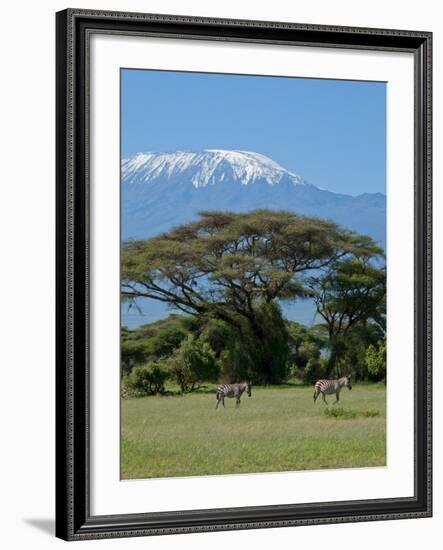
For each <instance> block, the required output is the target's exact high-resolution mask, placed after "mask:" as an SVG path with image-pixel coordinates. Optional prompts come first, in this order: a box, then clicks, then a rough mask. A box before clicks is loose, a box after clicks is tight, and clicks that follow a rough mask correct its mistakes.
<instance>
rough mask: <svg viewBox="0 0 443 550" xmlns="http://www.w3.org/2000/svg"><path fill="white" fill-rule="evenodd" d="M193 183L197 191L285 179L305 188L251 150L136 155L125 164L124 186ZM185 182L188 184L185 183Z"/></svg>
mask: <svg viewBox="0 0 443 550" xmlns="http://www.w3.org/2000/svg"><path fill="white" fill-rule="evenodd" d="M159 179H161V180H164V179H166V180H170V181H171V183H172V182H175V181H176V182H183V180H186V182H191V183H192V185H193V186H194V187H195V188H196V189H198V188H200V187H207V186H210V185H216V184H219V183H223V181H226V180H230V181H234V182H238V183H240V184H241V185H249V184H253V183H256V182H259V181H260V182H266V183H268V184H269V185H276V184H278V183H280V182H281V181H282V180H285V181H291V182H292V183H293V184H294V185H305V182H304V180H303V179H302V178H301V177H300V176H297V175H296V174H293V173H292V172H289V171H288V170H286V169H285V168H283V167H282V166H280V165H279V164H277V163H276V162H275V161H273V160H272V159H270V158H269V157H266V156H265V155H261V154H260V153H254V152H250V151H228V150H222V149H206V150H203V151H195V152H192V151H175V152H167V153H149V152H148V153H137V154H136V155H134V156H132V157H129V158H127V159H125V160H123V161H122V180H123V181H124V182H125V183H137V184H140V183H150V182H154V181H157V180H159ZM183 183H185V182H183Z"/></svg>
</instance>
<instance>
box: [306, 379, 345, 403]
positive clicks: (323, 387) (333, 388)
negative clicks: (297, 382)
mask: <svg viewBox="0 0 443 550" xmlns="http://www.w3.org/2000/svg"><path fill="white" fill-rule="evenodd" d="M345 386H347V387H348V388H349V389H350V390H352V383H351V377H350V376H343V377H342V378H339V379H338V380H318V381H317V382H316V383H315V386H314V387H315V390H314V403H315V402H316V401H317V397H318V396H319V395H320V394H321V395H322V398H323V401H324V402H325V403H326V405H327V404H328V402H327V401H326V395H331V394H333V393H335V398H336V400H335V402H334V403H338V401H339V400H340V392H341V389H342V388H344V387H345Z"/></svg>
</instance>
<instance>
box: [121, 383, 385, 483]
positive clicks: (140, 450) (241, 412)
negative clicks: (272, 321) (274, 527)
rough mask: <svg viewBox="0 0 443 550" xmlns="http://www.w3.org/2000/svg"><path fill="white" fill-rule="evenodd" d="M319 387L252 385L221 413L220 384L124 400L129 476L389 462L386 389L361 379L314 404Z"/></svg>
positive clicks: (123, 472)
mask: <svg viewBox="0 0 443 550" xmlns="http://www.w3.org/2000/svg"><path fill="white" fill-rule="evenodd" d="M312 393H313V389H312V388H311V387H303V386H297V385H284V386H278V387H276V386H273V387H266V388H265V387H263V388H261V387H259V388H256V387H254V388H253V391H252V398H248V396H247V395H244V396H243V398H242V402H241V406H240V407H239V408H238V409H236V408H235V401H234V400H233V399H229V400H228V399H227V400H226V408H225V409H223V407H222V406H221V405H220V407H219V408H218V410H215V404H216V400H215V387H213V388H208V389H207V390H206V391H205V392H200V393H191V394H187V395H183V396H181V395H166V396H152V397H144V398H139V399H122V405H121V407H122V408H121V415H122V416H121V427H122V447H121V465H122V466H121V476H122V479H139V478H152V477H177V476H180V477H181V476H193V475H194V476H195V475H216V474H236V473H248V472H270V471H274V472H275V471H289V470H306V469H309V470H311V469H312V470H313V469H323V468H346V467H365V466H383V465H385V463H386V389H385V387H384V386H383V385H382V384H357V385H355V386H354V388H353V389H352V391H348V390H347V389H345V390H343V391H342V396H341V401H340V404H338V405H332V402H333V401H334V397H333V396H329V398H328V401H329V403H330V405H329V406H326V405H325V404H324V403H322V402H321V399H320V400H318V401H317V404H316V405H314V403H313V400H312Z"/></svg>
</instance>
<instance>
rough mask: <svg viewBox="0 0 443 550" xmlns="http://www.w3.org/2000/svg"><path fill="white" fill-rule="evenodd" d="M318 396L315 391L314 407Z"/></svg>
mask: <svg viewBox="0 0 443 550" xmlns="http://www.w3.org/2000/svg"><path fill="white" fill-rule="evenodd" d="M318 394H319V392H318V391H317V390H315V392H314V405H315V403H316V401H317V397H318Z"/></svg>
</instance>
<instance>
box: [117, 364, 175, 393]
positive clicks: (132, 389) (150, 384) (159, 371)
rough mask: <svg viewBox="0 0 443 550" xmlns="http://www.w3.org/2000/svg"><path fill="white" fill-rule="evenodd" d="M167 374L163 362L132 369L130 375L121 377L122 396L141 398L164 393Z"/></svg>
mask: <svg viewBox="0 0 443 550" xmlns="http://www.w3.org/2000/svg"><path fill="white" fill-rule="evenodd" d="M168 377H169V372H168V370H167V367H166V365H165V363H164V362H163V361H150V362H149V363H147V364H146V365H142V366H140V367H134V368H133V369H132V371H131V374H129V375H128V376H124V377H123V381H122V395H123V396H131V397H142V396H145V395H155V394H156V393H163V392H164V391H165V382H166V380H167V379H168Z"/></svg>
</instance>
